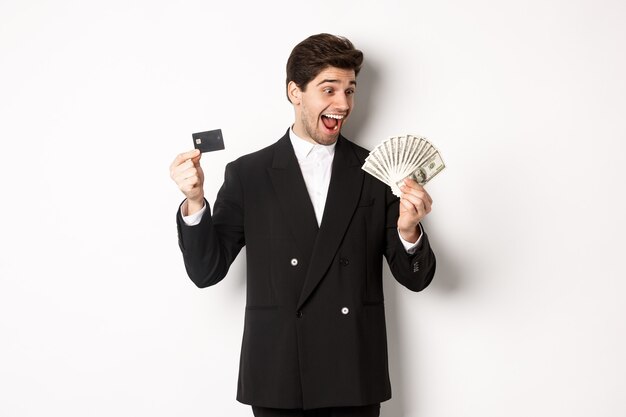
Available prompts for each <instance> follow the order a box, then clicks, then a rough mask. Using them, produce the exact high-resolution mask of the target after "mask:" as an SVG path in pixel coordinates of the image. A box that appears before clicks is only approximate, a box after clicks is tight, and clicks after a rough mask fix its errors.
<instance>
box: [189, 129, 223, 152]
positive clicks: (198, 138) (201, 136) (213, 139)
mask: <svg viewBox="0 0 626 417" xmlns="http://www.w3.org/2000/svg"><path fill="white" fill-rule="evenodd" d="M191 137H192V138H193V146H194V148H196V149H200V152H213V151H219V150H222V149H224V137H223V136H222V129H215V130H208V131H206V132H198V133H192V134H191Z"/></svg>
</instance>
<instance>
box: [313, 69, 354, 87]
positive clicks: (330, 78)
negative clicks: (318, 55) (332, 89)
mask: <svg viewBox="0 0 626 417" xmlns="http://www.w3.org/2000/svg"><path fill="white" fill-rule="evenodd" d="M326 83H332V84H339V85H346V86H347V85H355V84H356V75H355V74H354V70H352V69H342V68H336V67H326V68H324V69H323V70H322V71H320V72H319V74H317V76H316V77H315V78H313V79H312V80H311V82H310V83H309V85H311V86H313V87H315V86H318V85H322V84H326Z"/></svg>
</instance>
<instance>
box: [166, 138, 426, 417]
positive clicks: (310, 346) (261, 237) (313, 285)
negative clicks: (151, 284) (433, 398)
mask: <svg viewBox="0 0 626 417" xmlns="http://www.w3.org/2000/svg"><path fill="white" fill-rule="evenodd" d="M368 153H369V152H368V151H367V150H366V149H364V148H362V147H360V146H357V145H355V144H354V143H352V142H350V141H348V140H347V139H345V138H343V137H340V138H339V140H338V141H337V145H336V148H335V156H334V160H333V166H332V176H331V182H330V187H329V190H328V197H327V200H326V206H325V209H324V215H323V219H322V223H321V226H320V227H319V228H318V224H317V221H316V218H315V213H314V211H313V206H312V204H311V201H310V198H309V195H308V193H307V189H306V186H305V183H304V179H303V177H302V173H301V171H300V167H299V165H298V161H297V159H296V156H295V154H294V150H293V147H292V145H291V142H290V140H289V135H288V134H286V135H285V136H284V137H283V138H281V139H280V140H279V141H278V142H276V143H274V144H273V145H271V146H269V147H267V148H265V149H262V150H260V151H257V152H254V153H252V154H249V155H245V156H243V157H241V158H239V159H237V160H235V161H233V162H231V163H229V164H228V165H227V166H226V170H225V178H224V184H223V186H222V187H221V189H220V191H219V193H218V195H217V198H216V202H215V205H214V210H213V215H212V216H210V215H208V214H205V215H204V216H203V218H202V221H201V222H200V224H199V225H196V226H186V225H185V224H184V222H183V221H182V218H181V217H180V214H178V215H177V223H178V231H179V245H180V248H181V250H182V254H183V258H184V261H185V267H186V270H187V273H188V275H189V277H190V278H191V279H192V280H193V282H194V283H195V284H196V285H197V286H198V287H207V286H210V285H213V284H216V283H217V282H219V281H220V280H221V279H222V278H224V276H225V275H226V273H227V272H228V269H229V267H230V265H231V263H232V262H233V260H234V259H235V257H236V256H237V254H238V253H239V251H240V250H241V248H242V247H243V246H244V245H245V246H246V256H247V301H246V313H245V324H244V334H243V341H242V349H241V361H240V371H239V385H238V392H237V399H238V400H239V401H241V402H243V403H246V404H253V405H256V406H263V407H273V408H304V409H310V408H320V407H333V406H358V405H367V404H373V403H378V402H382V401H385V400H387V399H389V398H391V387H390V383H389V374H388V365H387V339H386V330H385V310H384V303H383V285H382V258H383V256H384V257H386V259H387V262H388V264H389V266H390V269H391V272H392V274H393V276H394V277H395V278H396V279H397V280H398V281H399V282H400V283H402V284H403V285H404V286H406V287H407V288H409V289H411V290H413V291H420V290H422V289H424V288H425V287H426V286H428V284H429V283H430V282H431V280H432V278H433V276H434V273H435V257H434V254H433V252H432V250H431V248H430V245H429V243H428V237H427V236H426V235H424V236H423V238H422V245H421V248H420V250H419V251H418V252H417V253H416V254H415V255H412V256H411V255H408V254H407V253H406V251H405V250H404V247H403V246H402V243H401V241H400V239H399V237H398V232H397V225H396V223H397V219H398V204H399V201H398V198H396V197H394V196H393V194H392V193H391V192H390V189H389V187H388V186H387V185H385V184H384V183H382V182H380V181H379V180H377V179H375V178H374V177H372V176H370V175H367V174H366V173H365V172H364V171H363V170H362V169H361V166H362V164H363V162H364V159H365V158H366V157H367V155H368ZM207 204H208V203H207Z"/></svg>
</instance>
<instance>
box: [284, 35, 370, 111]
mask: <svg viewBox="0 0 626 417" xmlns="http://www.w3.org/2000/svg"><path fill="white" fill-rule="evenodd" d="M362 63H363V52H361V51H359V50H358V49H356V48H355V47H354V45H353V44H352V42H350V41H349V40H348V39H347V38H344V37H343V36H336V35H331V34H329V33H320V34H317V35H312V36H309V37H308V38H306V39H305V40H303V41H302V42H300V43H299V44H297V45H296V46H295V47H294V48H293V50H292V51H291V55H289V59H288V60H287V82H286V85H287V86H288V85H289V82H290V81H293V82H294V83H296V85H297V86H298V87H300V89H301V90H302V91H304V90H305V89H306V86H307V84H308V83H309V82H310V81H311V80H312V79H314V78H315V77H317V75H318V74H319V73H320V72H322V71H323V70H324V69H325V68H328V67H335V68H341V69H347V70H354V74H355V75H358V74H359V71H360V70H361V64H362ZM287 99H289V94H287Z"/></svg>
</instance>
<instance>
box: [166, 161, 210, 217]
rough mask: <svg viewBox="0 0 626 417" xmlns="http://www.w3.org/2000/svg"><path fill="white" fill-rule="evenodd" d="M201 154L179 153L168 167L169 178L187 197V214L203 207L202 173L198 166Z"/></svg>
mask: <svg viewBox="0 0 626 417" xmlns="http://www.w3.org/2000/svg"><path fill="white" fill-rule="evenodd" d="M201 156H202V154H201V153H200V151H199V150H198V149H194V150H192V151H189V152H185V153H181V154H180V155H178V156H177V157H176V159H174V162H172V164H171V165H170V177H171V178H172V179H173V180H174V182H175V183H176V185H178V188H179V189H180V191H182V192H183V194H185V197H187V213H186V215H191V214H194V213H195V212H197V211H199V210H200V209H202V207H204V188H203V185H204V172H202V167H201V166H200V157H201Z"/></svg>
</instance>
